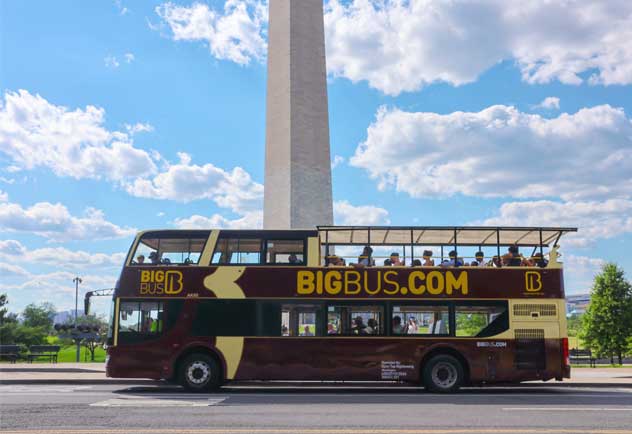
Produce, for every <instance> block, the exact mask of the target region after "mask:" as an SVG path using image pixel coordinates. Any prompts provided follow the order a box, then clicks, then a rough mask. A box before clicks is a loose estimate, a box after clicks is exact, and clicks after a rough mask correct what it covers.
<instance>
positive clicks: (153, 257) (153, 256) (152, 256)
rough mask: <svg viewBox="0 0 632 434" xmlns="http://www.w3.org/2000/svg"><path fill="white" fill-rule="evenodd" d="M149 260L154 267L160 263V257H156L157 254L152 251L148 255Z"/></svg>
mask: <svg viewBox="0 0 632 434" xmlns="http://www.w3.org/2000/svg"><path fill="white" fill-rule="evenodd" d="M149 260H150V261H151V263H152V264H154V265H156V264H159V263H160V257H159V256H158V252H156V251H153V252H151V253H150V254H149Z"/></svg>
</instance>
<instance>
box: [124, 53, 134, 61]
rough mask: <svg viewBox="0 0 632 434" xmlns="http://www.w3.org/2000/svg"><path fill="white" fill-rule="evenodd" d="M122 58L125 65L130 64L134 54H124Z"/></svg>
mask: <svg viewBox="0 0 632 434" xmlns="http://www.w3.org/2000/svg"><path fill="white" fill-rule="evenodd" d="M123 58H124V59H125V63H132V62H133V61H134V59H135V57H134V53H125V54H124V55H123Z"/></svg>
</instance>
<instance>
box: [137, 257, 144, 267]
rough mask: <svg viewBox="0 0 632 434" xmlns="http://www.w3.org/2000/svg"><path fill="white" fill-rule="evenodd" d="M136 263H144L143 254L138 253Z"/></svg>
mask: <svg viewBox="0 0 632 434" xmlns="http://www.w3.org/2000/svg"><path fill="white" fill-rule="evenodd" d="M136 263H137V264H139V265H142V264H144V263H145V255H138V256H137V257H136Z"/></svg>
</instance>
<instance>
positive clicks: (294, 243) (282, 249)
mask: <svg viewBox="0 0 632 434" xmlns="http://www.w3.org/2000/svg"><path fill="white" fill-rule="evenodd" d="M304 245H305V241H304V240H302V239H301V240H268V241H266V264H287V265H305V255H304V252H303V250H304Z"/></svg>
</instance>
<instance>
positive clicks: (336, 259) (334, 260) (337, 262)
mask: <svg viewBox="0 0 632 434" xmlns="http://www.w3.org/2000/svg"><path fill="white" fill-rule="evenodd" d="M341 265H343V264H342V258H341V257H340V256H336V255H332V256H329V257H328V258H327V266H328V267H339V266H341Z"/></svg>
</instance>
